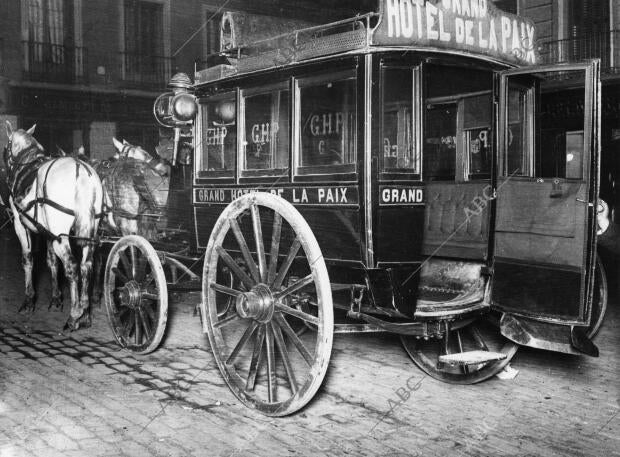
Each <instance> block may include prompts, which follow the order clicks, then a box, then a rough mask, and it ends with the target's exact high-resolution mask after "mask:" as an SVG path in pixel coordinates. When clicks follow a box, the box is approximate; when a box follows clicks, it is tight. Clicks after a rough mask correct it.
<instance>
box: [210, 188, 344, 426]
mask: <svg viewBox="0 0 620 457" xmlns="http://www.w3.org/2000/svg"><path fill="white" fill-rule="evenodd" d="M265 240H267V241H268V242H265ZM266 246H268V247H269V251H268V252H267V251H266V250H265V247H266ZM225 272H230V273H232V275H233V276H234V278H233V280H232V281H230V280H229V279H227V277H228V275H227V274H226V273H225ZM202 297H203V299H202V315H203V316H204V317H205V318H204V319H203V327H204V330H205V332H206V333H207V334H208V336H209V342H210V344H211V349H212V351H213V354H214V357H215V360H216V362H217V364H218V366H219V368H220V371H221V372H222V375H223V377H224V379H225V381H226V383H227V384H228V386H229V387H230V389H231V390H232V392H233V393H234V394H235V396H236V397H237V398H238V399H239V400H241V401H242V402H243V403H244V404H245V405H246V406H248V407H250V408H253V409H256V410H258V411H259V412H261V413H263V414H266V415H268V416H285V415H288V414H292V413H294V412H295V411H297V410H299V409H300V408H302V407H303V406H304V405H306V403H308V402H309V401H310V400H311V399H312V397H313V396H314V394H315V393H316V391H317V390H318V389H319V387H320V385H321V382H322V381H323V378H324V376H325V373H326V371H327V366H328V363H329V359H330V356H331V349H332V340H333V331H334V316H333V305H332V295H331V287H330V282H329V276H328V274H327V268H326V266H325V261H324V259H323V255H322V253H321V250H320V248H319V245H318V243H317V241H316V238H315V237H314V234H313V233H312V230H311V229H310V227H309V226H308V224H307V222H306V221H305V219H304V218H303V217H302V216H301V214H300V213H299V212H298V211H297V210H296V209H295V208H294V207H293V205H291V204H290V203H288V202H287V201H285V200H284V199H282V198H280V197H278V196H275V195H272V194H269V193H264V192H257V193H251V194H246V195H244V196H242V197H240V198H238V199H237V200H235V201H233V202H232V203H231V204H230V205H228V206H227V207H226V209H225V210H224V211H223V212H222V214H221V215H220V217H219V218H218V220H217V222H216V224H215V227H214V228H213V231H212V233H211V237H210V239H209V243H208V245H207V250H206V253H205V263H204V270H203V283H202ZM230 298H232V299H233V300H234V304H233V306H230V308H229V309H227V311H226V312H222V310H223V309H225V307H223V305H222V304H223V303H226V302H227V300H229V299H230ZM302 327H304V328H305V327H307V328H309V329H310V331H306V332H298V331H296V329H299V328H302Z"/></svg>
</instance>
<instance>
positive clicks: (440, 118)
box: [424, 104, 457, 181]
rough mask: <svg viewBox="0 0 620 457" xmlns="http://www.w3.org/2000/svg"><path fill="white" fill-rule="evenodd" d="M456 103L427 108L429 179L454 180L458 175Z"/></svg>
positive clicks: (427, 176)
mask: <svg viewBox="0 0 620 457" xmlns="http://www.w3.org/2000/svg"><path fill="white" fill-rule="evenodd" d="M456 113H457V105H456V104H446V105H438V106H435V105H429V106H427V108H426V128H425V136H424V138H425V141H424V170H425V175H426V178H427V179H428V180H431V181H433V180H454V178H455V176H456Z"/></svg>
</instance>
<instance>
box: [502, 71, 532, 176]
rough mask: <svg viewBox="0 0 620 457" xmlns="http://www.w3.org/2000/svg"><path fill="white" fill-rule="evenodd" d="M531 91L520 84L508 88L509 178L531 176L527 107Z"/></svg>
mask: <svg viewBox="0 0 620 457" xmlns="http://www.w3.org/2000/svg"><path fill="white" fill-rule="evenodd" d="M528 99H529V89H528V88H527V87H523V86H521V85H518V84H514V83H513V84H510V85H509V86H508V131H507V136H506V142H507V145H506V146H507V148H506V167H505V172H506V175H507V176H529V175H530V174H531V171H530V170H531V152H530V149H531V146H530V142H529V141H527V137H528V135H527V133H528V131H529V130H530V128H529V122H530V120H529V118H528V116H527V107H528V105H529V103H528Z"/></svg>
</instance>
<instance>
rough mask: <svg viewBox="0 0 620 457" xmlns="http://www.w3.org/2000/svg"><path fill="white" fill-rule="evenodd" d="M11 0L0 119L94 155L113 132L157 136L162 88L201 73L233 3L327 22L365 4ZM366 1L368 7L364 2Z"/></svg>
mask: <svg viewBox="0 0 620 457" xmlns="http://www.w3.org/2000/svg"><path fill="white" fill-rule="evenodd" d="M318 3H319V5H318V6H317V2H312V3H310V2H298V3H296V2H284V1H257V2H247V1H240V0H224V1H218V0H212V1H201V0H3V1H1V2H0V120H1V121H4V120H9V121H11V123H12V124H13V126H18V127H25V128H27V127H30V126H31V125H32V124H34V123H36V124H37V129H36V136H37V139H38V140H39V141H40V142H41V144H43V145H44V146H45V147H46V148H47V149H48V150H50V151H51V152H54V150H55V149H56V148H62V149H63V150H64V151H66V152H71V151H76V150H77V149H78V148H79V147H80V146H81V145H84V146H85V149H86V151H87V153H88V154H89V155H90V156H91V157H93V158H105V157H109V156H110V155H111V154H113V152H114V147H113V145H112V137H113V136H116V137H118V138H124V139H126V140H128V141H130V142H133V143H136V144H140V145H142V146H144V147H146V148H147V149H149V150H152V148H153V147H154V146H155V145H156V144H157V142H158V140H159V138H158V136H159V132H158V128H157V126H156V125H155V122H154V118H153V116H152V106H153V101H154V99H155V97H157V95H158V94H160V93H161V92H162V91H164V90H165V88H166V83H167V81H168V80H169V79H170V77H171V75H173V74H174V73H176V72H178V71H183V72H186V73H188V74H189V75H192V74H193V71H194V64H195V62H196V61H202V60H204V59H205V58H206V56H207V54H209V53H213V52H216V51H217V50H218V49H219V21H220V17H221V13H222V12H223V11H224V10H232V11H248V12H252V13H260V14H269V15H277V16H284V17H298V18H305V19H310V20H314V21H317V22H321V21H327V20H330V19H333V18H340V17H343V16H346V15H348V14H350V13H352V12H355V9H356V7H357V4H358V3H359V2H353V1H349V6H347V5H346V4H344V6H340V7H338V8H335V7H334V6H333V4H331V3H330V2H327V1H323V0H321V1H319V2H318ZM362 8H363V6H362Z"/></svg>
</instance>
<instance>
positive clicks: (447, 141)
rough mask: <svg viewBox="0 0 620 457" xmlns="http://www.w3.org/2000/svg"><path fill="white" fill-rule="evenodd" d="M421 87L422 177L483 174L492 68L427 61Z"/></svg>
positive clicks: (488, 146) (486, 166) (487, 168)
mask: <svg viewBox="0 0 620 457" xmlns="http://www.w3.org/2000/svg"><path fill="white" fill-rule="evenodd" d="M424 87H425V96H424V132H423V142H422V144H423V160H424V179H426V180H429V181H465V180H469V179H488V178H489V177H490V167H491V154H492V138H491V131H492V118H493V100H492V97H491V92H492V89H493V74H492V72H490V71H485V70H478V69H468V68H458V69H456V68H455V67H451V66H445V65H436V64H427V65H425V66H424Z"/></svg>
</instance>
